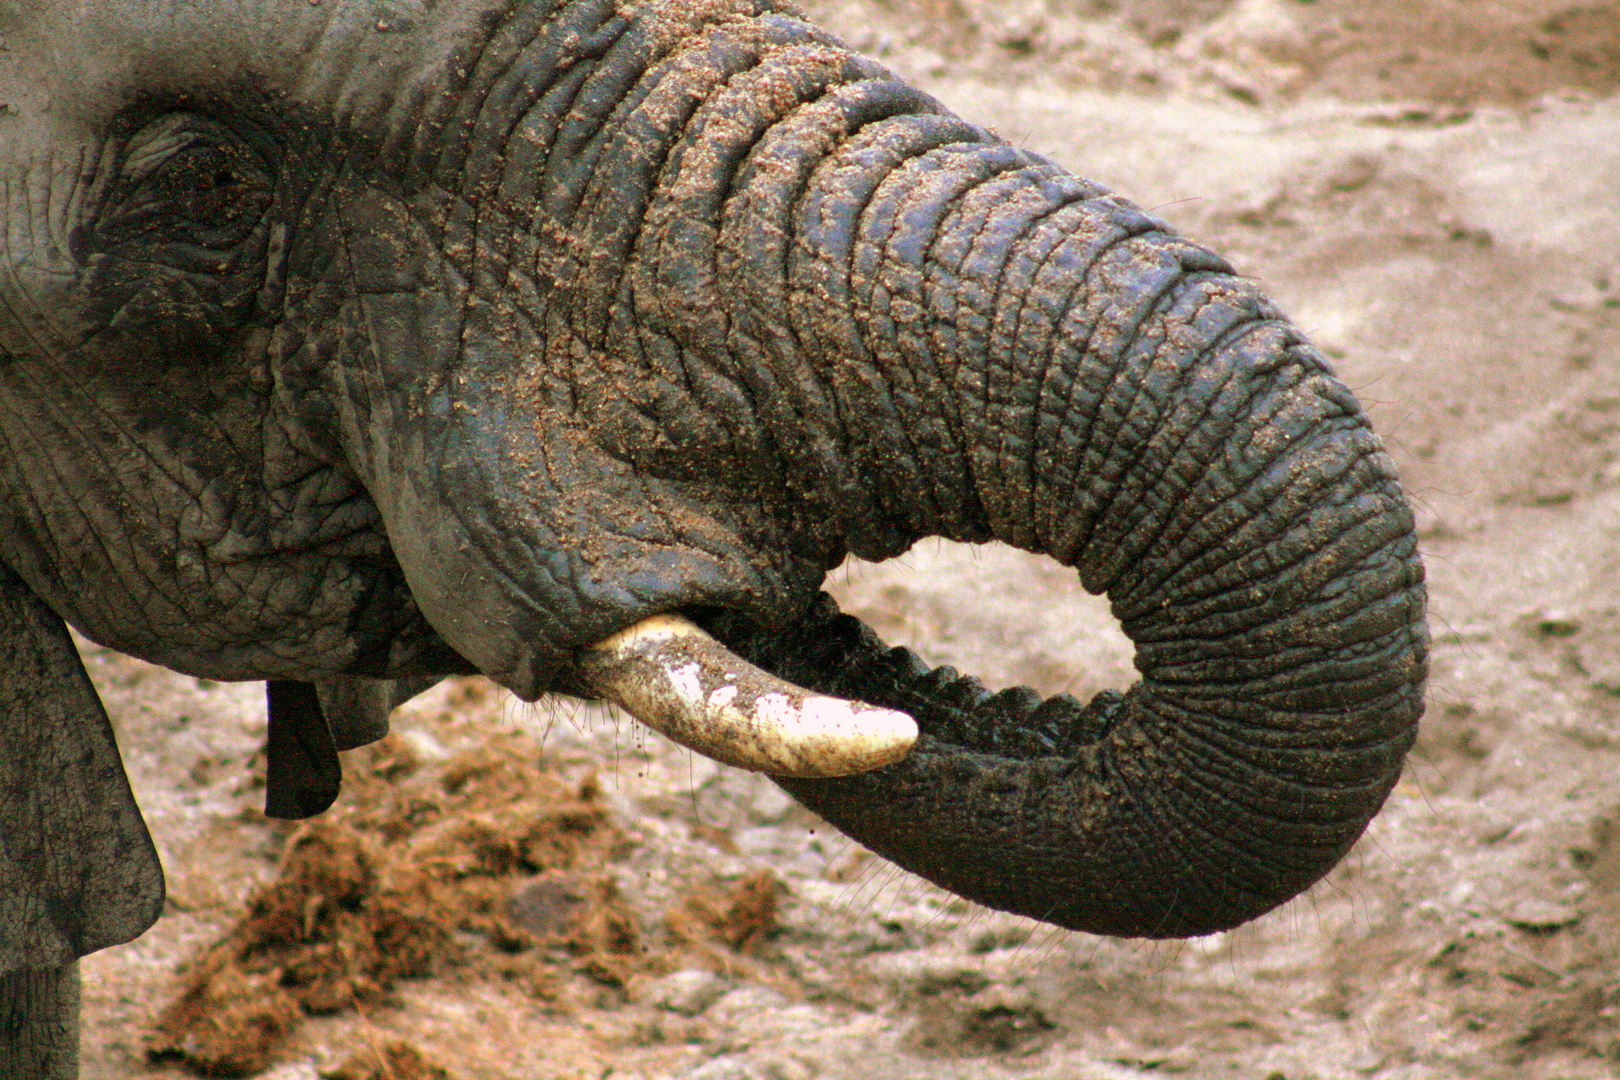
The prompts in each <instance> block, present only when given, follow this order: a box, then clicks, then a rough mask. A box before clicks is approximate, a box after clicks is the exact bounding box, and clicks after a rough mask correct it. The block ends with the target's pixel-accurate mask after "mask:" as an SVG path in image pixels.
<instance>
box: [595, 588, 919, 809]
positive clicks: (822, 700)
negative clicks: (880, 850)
mask: <svg viewBox="0 0 1620 1080" xmlns="http://www.w3.org/2000/svg"><path fill="white" fill-rule="evenodd" d="M577 663H578V668H579V671H580V673H581V675H582V676H583V677H584V679H585V682H586V683H587V685H588V686H589V687H590V688H591V689H592V690H594V691H596V692H597V693H598V694H600V695H601V696H602V697H604V698H606V699H608V700H610V701H612V702H614V703H615V704H617V705H618V706H620V707H621V708H623V709H624V710H625V711H626V712H628V713H629V714H630V715H631V716H634V717H635V718H636V719H637V720H639V721H641V722H642V723H643V724H645V725H647V726H648V727H650V728H653V729H654V730H656V731H659V732H661V733H663V734H664V735H666V736H668V737H669V738H670V739H673V740H674V741H675V742H678V743H680V744H681V745H683V746H686V747H688V748H690V749H692V750H696V751H697V752H698V753H700V754H704V755H706V756H708V757H711V758H714V759H715V760H716V761H720V762H723V763H725V764H727V765H734V766H737V767H739V768H743V769H748V770H751V771H754V772H763V773H768V774H770V775H772V776H781V777H795V778H812V777H835V776H852V775H855V774H857V773H863V772H869V771H871V770H873V769H878V768H881V767H883V766H885V765H892V764H894V763H895V762H897V761H900V760H901V759H902V758H904V757H905V756H906V754H907V753H909V752H910V750H911V747H912V745H913V744H914V743H915V742H916V741H917V723H916V721H915V720H913V719H912V718H911V717H910V716H908V715H907V714H905V713H903V712H898V711H895V710H893V709H883V708H878V707H876V706H873V705H868V704H866V703H864V702H860V701H851V700H847V699H845V698H840V697H830V696H827V695H824V694H818V693H815V692H813V691H811V690H807V689H805V688H803V687H801V686H797V685H795V684H793V683H791V682H787V681H784V680H783V679H779V678H777V677H776V676H774V675H772V674H770V673H768V672H766V671H764V670H762V669H760V668H758V667H755V666H754V665H753V664H751V663H749V662H748V661H746V660H744V659H743V658H742V657H740V656H738V655H737V654H736V653H734V652H732V651H731V650H730V649H728V648H726V647H725V646H724V645H722V644H721V643H720V642H719V641H717V640H716V639H715V638H713V637H711V636H709V634H707V633H705V632H704V631H703V630H702V629H700V628H699V627H698V626H697V625H696V624H695V623H693V622H692V621H691V620H689V619H687V618H685V617H684V616H681V615H675V614H663V615H654V616H651V617H649V618H646V619H643V620H641V621H640V622H638V623H636V624H634V625H633V626H630V627H628V628H626V629H624V630H621V631H619V632H618V633H616V634H613V635H611V636H609V637H607V638H604V639H603V640H601V641H599V642H597V643H596V644H594V645H591V646H589V647H587V648H586V649H584V650H582V651H581V653H580V655H579V657H578V660H577Z"/></svg>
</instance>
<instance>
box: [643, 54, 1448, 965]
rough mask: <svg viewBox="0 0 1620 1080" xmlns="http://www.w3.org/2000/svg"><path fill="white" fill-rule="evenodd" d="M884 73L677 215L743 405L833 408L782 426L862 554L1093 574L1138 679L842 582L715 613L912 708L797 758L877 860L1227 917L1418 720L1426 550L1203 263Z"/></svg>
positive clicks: (736, 629) (1253, 316)
mask: <svg viewBox="0 0 1620 1080" xmlns="http://www.w3.org/2000/svg"><path fill="white" fill-rule="evenodd" d="M839 62H840V63H844V64H858V63H861V62H858V61H850V60H848V59H847V57H846V58H845V59H843V60H841V61H839ZM829 63H830V62H829ZM796 70H799V71H800V72H801V77H807V76H803V75H802V71H803V69H802V68H800V69H796ZM846 74H847V73H846ZM897 86H898V84H896V83H894V82H892V81H884V80H881V79H873V78H865V79H862V80H856V81H852V82H847V83H840V84H838V85H835V86H832V87H831V88H829V89H826V90H825V91H823V92H821V93H820V95H819V96H817V97H815V98H814V100H812V101H811V102H810V103H809V104H805V105H803V106H802V107H801V108H799V109H797V110H796V111H793V112H788V113H786V115H785V118H780V117H776V118H772V119H771V122H770V124H768V125H766V124H763V123H762V124H761V125H760V128H761V131H760V133H759V134H758V136H757V138H754V139H753V141H750V142H747V144H746V145H747V153H746V156H745V155H744V154H743V153H742V152H740V151H739V152H738V154H737V155H736V158H735V160H733V161H732V162H731V163H729V164H727V165H726V166H725V167H726V168H727V169H728V170H730V171H729V173H728V181H729V182H728V184H726V185H722V190H724V191H725V192H727V193H728V198H727V199H726V200H725V201H724V203H723V204H721V203H719V202H718V200H717V206H716V211H715V214H714V220H715V225H716V227H715V231H713V232H712V233H709V234H707V236H706V238H705V242H704V243H703V244H699V245H697V247H698V248H701V249H702V250H703V252H704V265H711V266H712V267H713V268H714V270H713V274H714V279H715V280H714V284H715V285H716V289H715V292H714V293H713V295H716V296H719V297H722V298H724V300H723V302H724V312H725V319H724V320H723V325H724V326H725V327H726V343H727V345H728V347H729V348H730V349H731V350H732V352H733V353H734V354H740V355H741V356H742V357H743V358H744V361H745V362H744V364H743V367H744V369H753V370H758V371H761V372H764V373H766V374H765V375H764V376H762V378H763V379H764V380H765V383H766V385H763V386H761V387H759V391H760V392H759V393H758V396H757V399H758V400H760V401H761V402H762V403H764V404H762V408H763V409H766V410H771V409H774V410H777V411H779V412H780V413H782V414H783V418H784V421H786V420H787V419H790V418H792V417H800V418H802V417H806V416H824V415H829V414H830V415H835V416H836V417H837V418H838V419H837V424H836V426H835V427H834V428H832V429H828V430H822V431H813V432H812V433H810V434H809V435H807V436H806V437H805V438H804V439H803V440H802V443H800V444H798V445H794V444H786V445H784V447H783V453H784V456H785V457H786V458H787V459H788V467H789V470H790V472H797V473H798V474H799V475H800V476H801V477H802V480H801V481H800V484H799V486H800V487H801V488H802V489H803V490H806V491H820V492H831V493H832V497H831V499H830V500H829V501H828V503H827V512H828V513H829V514H832V515H835V516H837V517H838V519H839V521H840V522H841V524H842V526H843V535H844V537H845V538H846V540H847V543H848V546H849V548H850V549H851V550H853V551H855V552H857V553H859V554H865V555H868V556H883V555H888V554H892V553H893V552H894V551H896V550H899V549H902V548H903V547H904V546H906V545H908V544H909V543H911V542H912V541H913V540H914V539H915V538H916V537H918V536H923V535H940V536H946V537H950V538H953V539H959V540H968V541H982V540H987V539H998V540H1001V541H1004V542H1006V543H1010V544H1014V545H1016V546H1019V547H1022V548H1025V549H1028V550H1032V551H1037V552H1043V553H1046V554H1048V555H1050V556H1052V557H1054V558H1056V559H1058V560H1059V561H1061V562H1063V563H1065V564H1067V565H1072V566H1074V567H1076V568H1077V569H1078V571H1079V573H1080V575H1081V580H1082V582H1083V583H1084V584H1085V585H1086V587H1087V588H1088V589H1091V590H1092V591H1096V592H1106V593H1107V595H1108V596H1109V598H1110V601H1111V603H1112V609H1113V611H1114V613H1115V615H1116V616H1117V617H1118V618H1119V620H1120V622H1121V624H1122V625H1123V627H1124V629H1125V631H1126V632H1127V633H1128V634H1129V635H1130V637H1131V638H1132V640H1133V641H1134V642H1135V643H1136V645H1137V649H1138V652H1137V660H1136V664H1137V667H1138V670H1139V671H1140V672H1141V675H1142V678H1141V681H1140V682H1139V683H1137V684H1136V685H1135V686H1134V687H1132V688H1131V690H1130V691H1129V692H1128V693H1126V694H1124V695H1123V696H1120V695H1113V694H1105V695H1102V696H1100V697H1099V698H1098V699H1097V700H1095V701H1093V702H1091V703H1090V704H1089V705H1082V704H1081V703H1079V702H1077V701H1074V700H1073V699H1070V698H1067V697H1059V698H1054V699H1052V700H1050V701H1045V702H1042V701H1040V699H1039V697H1038V696H1037V695H1035V694H1034V693H1033V692H1031V691H1026V690H1014V691H1007V692H1004V693H1001V694H994V695H992V694H990V693H988V692H986V691H984V690H983V689H982V688H981V687H979V686H978V684H977V683H975V682H973V681H972V680H967V679H962V678H960V677H958V676H956V675H955V673H954V672H949V671H948V670H947V671H943V672H928V671H926V670H925V669H924V668H922V666H921V665H920V664H918V663H917V662H916V661H914V660H913V659H911V658H910V657H909V656H907V655H905V654H902V653H899V652H898V651H896V652H895V653H890V652H889V651H888V650H886V649H884V648H883V647H882V646H881V644H880V643H878V642H877V641H876V640H875V639H874V638H872V637H871V636H870V635H869V634H867V633H865V632H864V631H863V630H861V629H860V628H859V627H858V626H856V625H854V624H852V623H851V622H849V621H845V620H840V619H839V618H838V617H836V616H835V615H834V614H833V613H832V612H830V611H828V610H820V611H819V612H816V613H812V614H811V615H810V616H808V617H807V618H806V620H805V622H804V623H802V624H800V625H799V626H798V627H795V628H792V629H790V630H788V631H786V632H771V633H765V632H762V631H755V630H753V629H751V625H752V624H750V623H748V622H747V621H746V620H744V619H742V618H740V617H731V616H727V617H722V618H720V619H718V620H716V621H715V624H714V626H713V627H712V628H713V629H714V630H715V631H716V632H717V634H719V636H720V637H721V638H722V639H723V640H725V641H726V642H727V643H728V644H729V645H731V646H732V647H734V648H736V649H737V650H738V651H739V652H741V653H743V654H744V655H746V656H748V657H749V658H750V659H751V660H753V661H754V662H756V663H759V664H760V665H761V666H763V667H766V668H767V669H770V670H773V671H775V672H776V673H777V674H779V675H781V676H782V677H784V678H788V679H790V680H794V681H798V682H800V683H802V684H804V685H806V686H807V687H809V688H811V689H814V690H817V691H820V692H825V693H836V694H841V695H846V696H850V697H859V698H861V699H863V700H866V701H870V702H872V703H873V704H875V705H880V706H886V707H890V708H896V709H902V710H904V711H907V712H910V713H912V714H913V715H914V716H915V717H916V718H917V720H918V723H919V726H920V728H921V731H922V737H921V739H920V741H919V743H918V747H917V749H916V750H915V751H914V752H913V753H912V754H911V755H910V757H909V758H907V759H906V760H905V761H903V762H901V763H899V764H897V765H894V766H892V767H888V768H884V769H881V770H878V771H876V772H872V773H869V774H866V775H862V776H856V777H848V778H840V779H827V780H807V779H800V780H784V781H783V784H784V786H786V787H787V788H788V790H790V791H791V792H792V793H793V794H794V795H795V796H797V797H798V798H799V799H801V800H802V801H804V802H805V803H806V804H808V805H809V806H810V807H812V808H813V809H815V810H816V811H817V812H818V813H820V814H822V815H824V816H825V817H826V818H827V819H828V820H830V821H831V822H832V823H833V824H835V825H836V826H838V827H839V828H840V829H842V830H843V831H844V832H846V833H848V834H849V835H851V836H853V837H854V838H856V839H857V840H860V841H861V842H862V843H864V844H866V845H868V846H869V847H871V848H873V849H874V850H876V851H878V852H880V853H881V854H883V855H885V856H887V857H889V858H891V859H892V860H894V861H895V862H897V863H899V864H900V865H902V866H904V867H906V868H908V869H911V870H913V871H915V872H917V873H919V874H921V875H923V876H925V877H927V878H930V879H931V880H933V881H935V882H937V883H939V884H941V885H943V886H945V887H946V888H949V889H951V890H952V891H954V892H957V893H960V894H962V895H965V896H968V897H970V898H972V899H975V900H978V901H981V902H983V903H986V904H988V905H990V906H992V907H997V908H1003V909H1007V910H1012V911H1017V912H1021V913H1023V914H1027V915H1030V916H1033V917H1036V918H1039V919H1043V920H1046V921H1050V922H1055V923H1059V924H1061V925H1064V926H1068V927H1072V928H1075V929H1082V930H1088V931H1093V932H1102V933H1110V934H1122V935H1133V936H1149V937H1162V936H1185V935H1192V934H1199V933H1207V932H1210V931H1214V930H1219V929H1223V928H1227V927H1230V926H1233V925H1236V924H1238V923H1240V922H1242V921H1244V920H1246V919H1249V918H1252V917H1254V916H1256V915H1259V914H1261V913H1263V912H1265V911H1267V910H1269V909H1271V908H1273V907H1275V906H1276V905H1278V904H1280V903H1282V902H1283V901H1285V900H1287V899H1289V898H1290V897H1292V896H1294V895H1296V894H1297V893H1299V892H1300V891H1302V890H1303V889H1305V888H1307V887H1309V886H1310V885H1311V884H1312V883H1313V882H1315V881H1316V880H1318V879H1319V878H1320V877H1321V876H1322V875H1323V874H1324V873H1326V872H1327V870H1328V869H1329V868H1331V867H1332V866H1333V865H1334V864H1335V862H1337V860H1338V859H1339V858H1340V857H1341V856H1342V855H1343V854H1344V853H1345V851H1346V850H1347V849H1348V848H1349V847H1350V845H1351V844H1352V843H1353V842H1354V841H1355V840H1356V838H1357V837H1358V836H1359V835H1360V834H1361V832H1362V830H1363V829H1364V828H1365V826H1366V823H1367V822H1368V820H1369V819H1370V818H1371V817H1372V815H1373V814H1374V813H1376V812H1377V810H1378V809H1379V807H1380V806H1381V805H1382V804H1383V801H1384V799H1385V798H1386V796H1387V795H1388V793H1389V791H1390V789H1391V787H1392V786H1393V785H1394V783H1395V781H1396V779H1397V777H1398V776H1399V773H1400V768H1401V762H1402V759H1403V757H1404V755H1405V753H1406V751H1407V749H1408V748H1409V747H1410V745H1411V743H1412V741H1413V738H1414V736H1415V729H1416V723H1417V720H1418V717H1419V716H1420V714H1421V711H1422V692H1423V684H1424V678H1425V670H1426V630H1425V627H1424V623H1423V608H1424V590H1423V584H1422V582H1423V572H1422V566H1421V563H1420V562H1419V559H1418V556H1417V551H1416V542H1415V538H1414V533H1413V521H1412V516H1411V513H1410V511H1409V509H1408V507H1407V505H1406V502H1405V500H1404V498H1403V496H1402V493H1401V491H1400V488H1399V485H1398V483H1397V481H1396V479H1395V475H1394V470H1393V467H1392V464H1391V462H1390V460H1389V458H1388V457H1387V455H1386V454H1385V453H1384V451H1383V449H1382V448H1381V446H1380V444H1379V442H1378V440H1377V439H1376V437H1375V436H1374V435H1373V434H1372V432H1371V431H1370V429H1369V428H1368V426H1367V424H1366V421H1365V419H1364V417H1363V416H1362V414H1361V411H1360V409H1359V407H1358V405H1357V403H1356V402H1355V400H1354V398H1353V397H1352V395H1351V394H1350V392H1349V391H1348V390H1347V389H1346V388H1345V387H1344V386H1343V385H1342V384H1341V383H1340V382H1339V381H1338V380H1337V379H1336V378H1335V377H1334V376H1333V375H1332V374H1331V372H1330V371H1329V370H1328V369H1327V367H1326V365H1325V363H1324V362H1323V361H1322V359H1321V358H1320V357H1319V356H1318V354H1317V353H1316V352H1315V351H1314V350H1313V349H1312V348H1311V346H1310V345H1309V344H1308V343H1307V342H1305V341H1304V339H1303V338H1302V337H1301V336H1300V335H1299V334H1298V332H1297V331H1295V330H1294V329H1293V328H1292V327H1290V326H1289V325H1288V324H1287V323H1286V322H1285V321H1283V320H1282V319H1281V317H1280V316H1279V315H1278V314H1277V312H1276V311H1275V310H1274V309H1273V308H1272V307H1271V306H1270V304H1269V303H1268V302H1267V301H1266V300H1265V299H1264V298H1263V297H1262V296H1260V295H1259V293H1258V292H1257V291H1256V289H1255V288H1254V287H1253V286H1252V285H1251V284H1249V283H1248V282H1245V281H1243V280H1241V279H1239V278H1237V277H1236V276H1235V275H1234V274H1233V273H1232V271H1231V270H1230V268H1229V267H1227V266H1226V264H1224V263H1223V262H1222V261H1221V260H1220V259H1219V258H1217V257H1216V256H1214V255H1211V254H1210V253H1208V252H1206V251H1204V250H1203V249H1201V248H1199V247H1197V246H1195V245H1193V244H1191V243H1189V242H1187V241H1185V240H1183V239H1181V238H1178V237H1176V236H1174V235H1172V234H1171V233H1170V232H1169V231H1168V229H1167V228H1166V227H1164V226H1163V225H1161V224H1160V223H1158V222H1157V221H1155V220H1154V219H1152V218H1151V217H1149V216H1148V215H1146V214H1144V213H1142V212H1141V211H1139V210H1137V209H1135V208H1134V207H1132V206H1130V205H1129V204H1127V203H1125V202H1123V201H1122V200H1120V199H1118V198H1116V197H1114V196H1112V195H1109V194H1108V193H1106V192H1105V191H1103V190H1102V189H1100V188H1098V187H1096V186H1095V185H1092V184H1089V183H1086V182H1084V181H1080V180H1076V179H1074V178H1072V177H1069V176H1067V175H1065V174H1063V173H1062V172H1061V170H1059V169H1058V168H1057V167H1056V166H1054V165H1052V164H1050V163H1049V162H1046V161H1044V160H1042V159H1039V158H1037V157H1035V156H1033V155H1030V154H1027V153H1024V152H1022V151H1019V150H1017V149H1015V148H1012V147H1010V146H1007V145H1006V144H1004V143H1001V142H1000V141H999V140H996V139H994V138H993V137H992V136H989V135H988V134H987V133H985V132H983V131H982V130H980V129H977V128H973V127H972V126H971V125H967V124H965V123H963V122H962V121H959V120H956V119H955V118H952V117H949V116H944V115H939V114H938V113H936V112H933V111H932V108H933V107H932V105H931V103H930V102H928V101H927V99H924V98H921V97H920V95H916V94H915V93H914V92H911V91H908V90H905V89H904V88H900V89H896V87H897ZM907 95H909V97H907ZM710 190H713V189H712V188H710ZM711 244H712V247H711V246H710V245H711ZM671 250H673V251H674V252H675V254H674V255H673V256H672V257H670V258H666V259H665V260H664V264H663V265H664V266H665V267H666V268H668V267H669V266H670V265H672V263H674V262H676V261H678V260H679V259H680V258H683V257H685V254H686V253H687V252H690V251H691V250H692V248H691V247H681V246H679V245H675V246H673V247H672V249H671ZM666 295H667V294H666Z"/></svg>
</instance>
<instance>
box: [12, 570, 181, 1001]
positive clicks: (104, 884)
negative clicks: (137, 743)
mask: <svg viewBox="0 0 1620 1080" xmlns="http://www.w3.org/2000/svg"><path fill="white" fill-rule="evenodd" d="M162 910H163V868H162V866H161V865H160V864H159V863H158V857H157V851H156V850H155V849H154V848H153V847H152V838H151V837H150V836H149V835H148V834H147V831H146V823H145V822H144V821H143V820H142V819H141V811H140V808H139V807H138V806H136V805H135V796H134V794H133V793H132V792H131V791H130V788H129V780H128V779H127V778H126V777H125V776H124V765H123V761H122V759H120V758H119V756H118V745H117V743H116V742H115V741H114V738H113V730H112V724H111V723H110V722H108V720H107V713H106V711H105V710H103V709H102V707H101V700H100V698H98V697H97V696H96V691H95V687H94V686H92V685H91V683H90V677H89V676H88V675H86V674H85V671H84V665H83V664H81V663H80V662H79V654H78V650H77V649H75V648H74V646H73V640H72V638H70V637H69V636H68V631H67V626H66V624H64V623H63V622H62V620H61V618H60V617H58V616H57V614H56V613H55V612H54V611H52V610H51V609H50V608H48V607H46V606H45V604H44V602H43V601H41V600H40V599H39V598H38V597H36V596H35V595H34V594H33V592H32V590H30V589H29V588H28V586H27V585H26V584H25V583H24V582H23V580H22V579H21V578H19V577H18V576H17V575H16V574H14V573H12V572H11V570H9V569H8V568H7V567H5V566H4V565H0V972H7V971H16V970H20V969H23V968H48V967H61V966H63V965H66V964H69V963H71V962H72V961H73V960H74V959H76V958H77V957H80V956H83V955H84V954H86V953H92V952H95V951H96V950H97V949H104V948H106V947H107V946H109V945H118V944H121V943H123V942H125V941H129V940H131V939H133V938H136V937H139V936H140V935H141V934H142V933H143V932H144V931H145V930H146V929H147V927H149V926H151V925H152V924H153V923H154V922H156V921H157V917H158V915H159V913H160V912H161V911H162Z"/></svg>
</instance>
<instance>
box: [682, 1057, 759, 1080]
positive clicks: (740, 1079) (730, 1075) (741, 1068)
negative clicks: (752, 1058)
mask: <svg viewBox="0 0 1620 1080" xmlns="http://www.w3.org/2000/svg"><path fill="white" fill-rule="evenodd" d="M686 1077H687V1080H760V1076H759V1073H757V1072H755V1071H754V1069H753V1067H752V1066H749V1065H746V1064H744V1063H743V1062H741V1061H738V1060H737V1059H736V1058H715V1059H714V1060H713V1061H705V1062H704V1063H703V1064H702V1065H699V1066H698V1067H697V1068H695V1069H693V1070H692V1071H691V1072H689V1073H687V1074H686Z"/></svg>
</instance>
